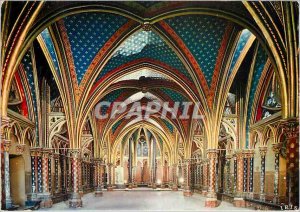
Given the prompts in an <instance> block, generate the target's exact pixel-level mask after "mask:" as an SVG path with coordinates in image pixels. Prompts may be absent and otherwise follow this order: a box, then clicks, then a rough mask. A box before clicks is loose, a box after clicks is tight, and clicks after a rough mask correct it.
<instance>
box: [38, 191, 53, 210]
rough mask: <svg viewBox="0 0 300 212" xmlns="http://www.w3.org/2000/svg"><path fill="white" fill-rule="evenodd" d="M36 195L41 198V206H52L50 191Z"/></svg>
mask: <svg viewBox="0 0 300 212" xmlns="http://www.w3.org/2000/svg"><path fill="white" fill-rule="evenodd" d="M38 196H39V199H40V200H41V203H40V207H41V208H51V207H52V205H53V202H52V198H51V195H50V193H42V194H40V195H38Z"/></svg>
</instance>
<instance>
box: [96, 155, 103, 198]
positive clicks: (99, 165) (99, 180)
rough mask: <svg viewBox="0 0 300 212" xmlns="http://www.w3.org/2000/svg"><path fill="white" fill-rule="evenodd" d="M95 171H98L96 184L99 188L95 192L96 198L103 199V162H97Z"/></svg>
mask: <svg viewBox="0 0 300 212" xmlns="http://www.w3.org/2000/svg"><path fill="white" fill-rule="evenodd" d="M95 169H96V170H97V171H96V183H97V187H96V190H95V197H102V196H103V192H102V160H100V159H98V160H96V161H95Z"/></svg>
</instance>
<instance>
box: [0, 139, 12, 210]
mask: <svg viewBox="0 0 300 212" xmlns="http://www.w3.org/2000/svg"><path fill="white" fill-rule="evenodd" d="M2 145H3V154H4V186H5V187H4V189H5V209H9V208H11V207H12V199H11V195H10V174H9V148H10V146H11V144H10V141H9V140H7V139H6V138H2Z"/></svg>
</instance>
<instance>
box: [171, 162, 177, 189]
mask: <svg viewBox="0 0 300 212" xmlns="http://www.w3.org/2000/svg"><path fill="white" fill-rule="evenodd" d="M172 181H173V183H172V191H178V176H177V164H173V165H172Z"/></svg>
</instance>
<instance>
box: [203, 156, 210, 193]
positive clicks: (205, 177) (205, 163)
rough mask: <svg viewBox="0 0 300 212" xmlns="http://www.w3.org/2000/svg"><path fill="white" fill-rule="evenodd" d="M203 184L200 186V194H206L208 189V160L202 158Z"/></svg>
mask: <svg viewBox="0 0 300 212" xmlns="http://www.w3.org/2000/svg"><path fill="white" fill-rule="evenodd" d="M202 164H203V186H202V194H203V195H204V196H206V195H207V190H208V171H209V170H208V160H207V159H204V160H203V162H202Z"/></svg>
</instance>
